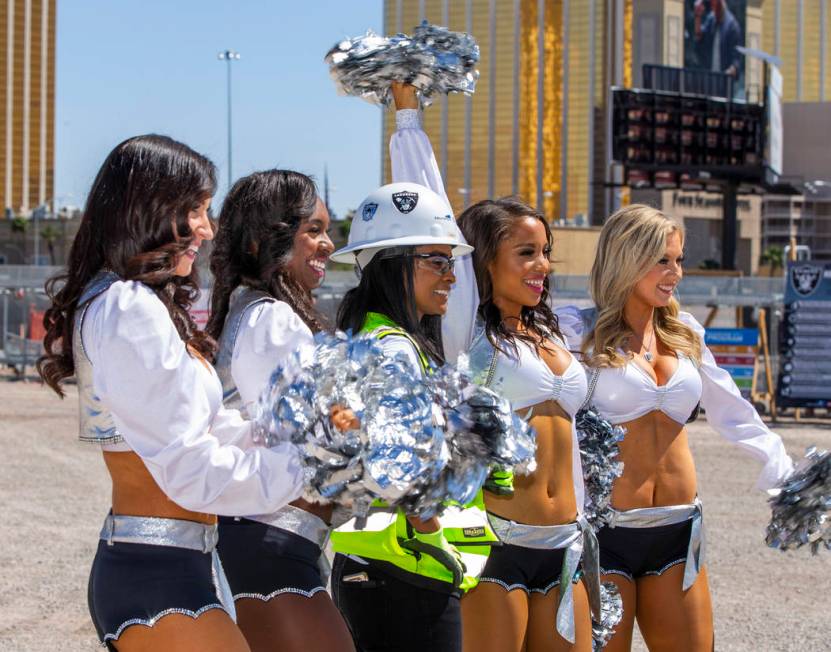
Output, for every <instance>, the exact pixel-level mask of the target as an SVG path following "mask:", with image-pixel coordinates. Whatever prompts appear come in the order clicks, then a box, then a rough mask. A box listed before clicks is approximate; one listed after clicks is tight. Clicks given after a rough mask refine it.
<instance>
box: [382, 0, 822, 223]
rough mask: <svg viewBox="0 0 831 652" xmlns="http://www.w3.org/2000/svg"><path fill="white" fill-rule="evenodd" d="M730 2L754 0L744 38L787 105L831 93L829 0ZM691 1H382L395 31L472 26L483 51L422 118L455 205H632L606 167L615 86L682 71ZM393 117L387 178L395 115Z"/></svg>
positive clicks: (751, 92)
mask: <svg viewBox="0 0 831 652" xmlns="http://www.w3.org/2000/svg"><path fill="white" fill-rule="evenodd" d="M705 4H706V5H708V4H709V3H706V2H705ZM731 5H732V6H733V8H734V9H736V7H739V6H740V7H743V8H744V11H743V13H744V16H743V23H742V25H743V30H744V43H745V45H746V46H747V47H750V48H754V49H760V50H764V51H767V52H769V53H771V54H774V55H777V56H779V57H780V58H781V59H782V62H783V63H782V69H781V70H782V74H783V78H784V94H783V100H784V101H785V102H796V101H824V100H828V99H831V47H829V44H828V39H829V35H831V6H829V5H831V0H727V6H728V7H730V6H731ZM692 6H693V3H692V1H691V0H385V3H384V25H385V31H386V33H388V34H392V33H395V32H410V31H411V30H412V28H413V27H414V26H416V25H417V24H418V23H419V22H421V20H423V19H427V20H428V21H430V22H431V23H435V24H439V25H446V26H448V27H449V28H450V29H452V30H456V31H466V32H470V33H472V34H473V35H474V36H475V37H476V39H477V41H478V43H479V46H480V50H481V60H480V65H479V71H480V78H479V81H478V83H477V87H476V93H475V94H474V95H473V96H472V97H464V96H457V95H454V96H450V97H447V98H439V99H438V100H437V101H436V102H435V104H434V105H433V106H431V107H429V108H427V109H426V110H425V114H424V120H425V129H426V131H427V133H428V134H429V135H430V138H431V140H432V141H433V144H434V148H435V150H436V158H437V159H438V162H439V166H440V168H441V170H442V173H443V175H444V179H445V183H446V185H447V190H448V196H449V197H450V200H451V202H452V204H453V207H454V209H455V210H456V211H459V210H460V209H463V208H464V207H465V206H467V205H469V204H470V203H472V202H475V201H478V200H480V199H483V198H485V197H496V196H502V195H506V194H519V195H522V196H523V197H524V198H525V199H527V200H528V201H529V202H531V203H532V204H534V205H536V206H538V207H539V208H541V209H542V210H543V212H544V213H545V214H546V216H547V217H548V218H549V219H550V220H552V221H556V220H565V221H567V222H568V223H569V224H572V225H584V224H599V223H602V221H603V219H604V218H605V216H607V215H608V214H609V213H610V212H611V211H612V210H614V209H615V208H616V207H617V206H619V205H620V204H621V203H625V202H627V201H629V198H630V194H629V191H628V189H626V188H625V187H621V183H622V181H623V177H622V170H620V169H619V168H618V167H617V166H614V165H612V164H611V163H610V159H611V152H610V143H609V140H610V138H609V120H608V117H609V116H608V108H607V107H608V96H609V88H610V87H611V86H624V87H633V86H635V87H636V86H638V85H639V84H640V83H641V71H642V66H643V65H644V64H659V65H668V66H676V67H681V66H684V65H685V32H689V31H690V30H689V21H690V15H691V12H692ZM737 11H738V9H737ZM686 37H687V38H686V41H687V42H689V34H687V35H686ZM764 83H765V75H764V69H763V65H762V64H761V62H759V61H758V60H756V59H750V58H748V59H746V60H745V64H744V75H743V89H744V92H745V97H747V99H748V100H749V101H761V99H762V97H763V90H764ZM383 121H384V123H383V133H384V139H383V145H382V152H381V157H382V161H383V177H384V181H388V180H389V179H390V168H389V160H388V159H389V157H388V155H387V143H388V141H389V136H390V134H391V131H392V130H393V129H394V117H393V115H392V112H386V113H385V114H384V118H383Z"/></svg>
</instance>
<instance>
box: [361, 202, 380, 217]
mask: <svg viewBox="0 0 831 652" xmlns="http://www.w3.org/2000/svg"><path fill="white" fill-rule="evenodd" d="M377 210H378V204H375V203H373V202H369V203H368V204H364V209H363V210H362V211H361V219H362V220H363V221H364V222H369V221H370V220H371V219H372V218H373V217H375V211H377Z"/></svg>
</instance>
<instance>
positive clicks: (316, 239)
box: [207, 170, 353, 652]
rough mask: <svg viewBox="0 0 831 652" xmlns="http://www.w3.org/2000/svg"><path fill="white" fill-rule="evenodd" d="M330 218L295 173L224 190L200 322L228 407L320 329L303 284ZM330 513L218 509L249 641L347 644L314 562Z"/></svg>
mask: <svg viewBox="0 0 831 652" xmlns="http://www.w3.org/2000/svg"><path fill="white" fill-rule="evenodd" d="M328 229H329V213H328V211H327V210H326V206H325V205H324V204H323V202H322V201H321V200H320V198H319V197H318V195H317V191H316V189H315V186H314V183H313V181H312V180H311V179H310V178H309V177H307V176H306V175H304V174H300V173H299V172H292V171H290V170H267V171H265V172H255V173H254V174H251V175H249V176H247V177H244V178H242V179H240V180H239V181H237V182H236V183H235V184H234V186H233V188H231V190H230V192H229V193H228V195H227V196H226V197H225V201H224V202H223V205H222V212H221V213H220V216H219V227H218V229H217V234H216V239H215V240H214V249H213V253H212V254H211V271H212V272H213V275H214V287H213V292H212V294H211V307H212V309H211V316H210V320H209V321H208V327H207V332H208V333H209V334H210V335H211V336H212V337H215V338H216V339H217V340H218V341H219V353H218V354H217V361H216V368H217V372H218V374H219V377H220V379H221V380H222V386H223V395H224V401H225V405H226V407H238V408H240V409H241V411H242V413H243V414H244V415H245V414H247V413H248V410H249V408H250V407H251V405H252V404H253V403H254V402H255V401H256V400H257V398H258V397H259V396H260V394H261V393H262V391H263V389H264V388H265V387H266V385H267V384H268V381H269V378H270V376H271V374H272V373H273V371H274V369H276V368H277V367H278V366H280V365H281V364H284V363H286V362H287V361H288V359H289V358H290V356H292V355H294V354H295V353H297V352H300V351H302V350H303V349H304V348H305V347H311V346H312V345H313V334H314V333H316V332H319V331H320V330H321V329H322V328H323V326H322V321H323V320H322V317H321V316H320V315H318V313H317V311H316V310H315V307H314V301H313V298H312V291H313V290H314V289H315V288H317V287H318V286H319V285H320V284H321V283H322V282H323V278H324V274H325V268H326V262H327V261H328V259H329V255H330V254H331V253H332V250H333V249H334V247H333V246H332V242H331V240H330V239H329V236H328V233H327V232H328ZM330 519H331V508H330V507H322V506H320V505H312V504H309V503H307V502H305V501H303V500H298V501H295V502H294V503H292V504H291V505H286V506H285V507H283V508H282V509H280V510H279V511H277V512H275V513H271V514H260V515H249V516H247V517H246V518H231V517H221V518H220V525H219V535H220V538H219V555H220V558H221V559H222V563H223V565H224V567H225V571H226V573H227V575H228V582H229V584H230V586H231V591H232V592H233V594H234V600H235V601H236V609H237V616H238V623H239V626H240V628H241V629H242V632H243V634H245V638H246V639H247V641H248V644H249V645H250V646H251V649H252V650H254V651H255V652H256V651H259V650H263V651H265V650H297V651H298V652H300V651H302V652H314V651H320V652H329V651H339V650H351V649H353V647H352V641H351V639H350V636H349V631H348V630H347V628H346V625H345V623H344V622H343V618H342V617H341V615H340V614H339V613H338V610H337V608H336V607H335V605H334V604H333V602H332V600H331V598H330V597H329V595H328V594H327V593H326V581H327V578H326V577H324V576H322V574H321V570H320V567H319V566H320V564H321V563H325V558H324V557H323V550H322V549H323V546H325V543H326V540H327V539H328V536H329V521H330Z"/></svg>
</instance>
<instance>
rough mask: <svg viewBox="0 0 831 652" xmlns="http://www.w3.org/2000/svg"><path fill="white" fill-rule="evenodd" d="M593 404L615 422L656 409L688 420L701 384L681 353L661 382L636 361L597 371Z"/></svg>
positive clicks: (673, 416)
mask: <svg viewBox="0 0 831 652" xmlns="http://www.w3.org/2000/svg"><path fill="white" fill-rule="evenodd" d="M597 373H598V376H597V384H596V385H595V389H594V395H593V396H592V403H593V404H594V406H595V407H596V408H597V409H598V410H599V411H600V413H601V414H602V415H603V416H604V417H605V418H606V419H608V420H609V421H611V422H612V423H615V424H617V423H625V422H626V421H632V420H634V419H637V418H638V417H642V416H643V415H644V414H648V413H650V412H652V411H654V410H657V411H659V412H663V413H664V414H666V415H667V416H668V417H669V418H670V419H672V420H673V421H677V422H678V423H686V422H687V419H689V418H690V414H692V412H693V410H694V409H695V406H696V405H697V404H698V401H699V400H700V397H701V391H702V384H701V376H700V375H699V374H698V369H696V368H695V365H694V364H693V362H692V360H690V359H689V358H688V357H687V356H685V355H683V354H680V355H679V356H678V367H677V368H676V369H675V372H674V373H673V374H672V376H671V377H670V378H669V379H668V380H667V382H666V384H664V385H658V384H657V383H656V382H655V381H654V380H653V379H652V377H651V376H650V375H649V374H648V372H647V371H646V369H643V368H642V367H641V366H640V365H639V364H638V363H637V362H634V361H630V362H629V364H627V365H626V366H624V367H608V368H605V369H598V370H597Z"/></svg>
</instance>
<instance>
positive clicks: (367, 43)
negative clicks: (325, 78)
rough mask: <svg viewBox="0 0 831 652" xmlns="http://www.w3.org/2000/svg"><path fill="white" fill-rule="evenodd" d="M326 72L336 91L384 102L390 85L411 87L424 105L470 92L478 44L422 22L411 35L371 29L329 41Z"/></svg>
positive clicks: (387, 100) (476, 73) (473, 86)
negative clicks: (381, 33) (386, 34)
mask: <svg viewBox="0 0 831 652" xmlns="http://www.w3.org/2000/svg"><path fill="white" fill-rule="evenodd" d="M325 61H326V63H327V64H329V73H330V75H331V76H332V79H333V80H334V81H335V85H336V86H337V89H338V92H339V93H340V94H341V95H355V96H356V97H361V98H363V99H365V100H367V101H368V102H372V103H373V104H383V105H385V106H386V105H389V103H390V100H391V95H390V84H391V83H392V82H406V83H408V84H412V85H413V86H415V87H416V88H417V89H418V91H419V95H420V97H421V103H422V105H424V106H427V105H429V104H430V103H431V102H432V101H433V97H434V96H436V95H443V94H447V93H467V94H468V95H469V94H472V93H473V92H474V91H475V90H476V81H477V79H478V78H479V71H477V70H476V64H477V63H478V62H479V46H478V45H477V44H476V40H475V39H474V38H473V37H472V36H471V35H470V34H466V33H464V32H451V31H450V30H449V29H447V28H446V27H439V26H437V25H431V24H429V23H427V21H424V22H423V23H422V24H421V25H419V26H418V27H416V28H415V29H414V30H413V35H412V36H407V35H406V34H396V35H394V36H390V37H384V36H379V35H378V34H376V33H375V32H373V31H372V30H369V31H367V33H366V34H364V35H363V36H358V37H355V38H350V39H346V40H343V41H341V42H340V43H338V44H337V45H335V46H334V47H333V48H332V49H331V50H329V52H328V53H327V54H326V57H325Z"/></svg>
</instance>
